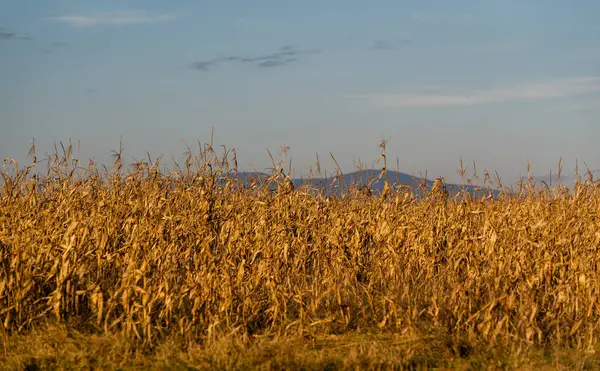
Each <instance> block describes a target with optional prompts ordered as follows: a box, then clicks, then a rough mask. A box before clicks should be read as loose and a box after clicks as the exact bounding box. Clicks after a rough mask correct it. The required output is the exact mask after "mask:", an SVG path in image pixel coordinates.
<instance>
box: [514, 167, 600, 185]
mask: <svg viewBox="0 0 600 371" xmlns="http://www.w3.org/2000/svg"><path fill="white" fill-rule="evenodd" d="M590 172H591V173H592V176H593V177H594V181H596V180H597V179H598V178H600V169H595V170H590ZM579 176H580V178H581V181H582V182H585V181H588V180H589V174H588V172H587V170H583V171H580V172H579ZM524 180H525V181H526V180H527V178H526V177H525V179H524ZM576 181H577V176H576V175H575V174H568V175H565V174H561V176H560V184H561V185H563V186H566V187H568V188H569V189H573V186H575V183H576ZM533 182H534V184H536V185H538V186H540V187H542V186H544V183H546V185H547V186H548V187H551V188H552V187H554V186H557V185H558V184H559V179H558V174H554V173H553V174H552V176H550V174H548V175H544V176H534V177H533Z"/></svg>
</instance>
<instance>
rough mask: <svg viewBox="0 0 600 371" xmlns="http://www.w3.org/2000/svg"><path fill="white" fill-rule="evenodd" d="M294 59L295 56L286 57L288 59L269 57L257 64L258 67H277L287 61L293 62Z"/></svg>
mask: <svg viewBox="0 0 600 371" xmlns="http://www.w3.org/2000/svg"><path fill="white" fill-rule="evenodd" d="M295 60H296V58H288V59H283V60H278V59H269V60H266V61H264V62H261V63H259V64H258V67H261V68H264V67H279V66H283V65H286V64H288V63H291V62H294V61H295Z"/></svg>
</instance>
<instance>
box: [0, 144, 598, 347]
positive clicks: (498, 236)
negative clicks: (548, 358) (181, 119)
mask: <svg viewBox="0 0 600 371" xmlns="http://www.w3.org/2000/svg"><path fill="white" fill-rule="evenodd" d="M229 155H231V153H227V154H226V155H225V156H223V157H219V156H216V154H215V152H214V151H213V150H212V147H206V148H202V147H201V148H200V151H199V154H198V155H192V154H191V150H190V152H189V156H188V158H187V160H186V162H185V165H184V166H182V167H178V168H177V169H176V170H174V171H172V172H170V173H164V172H161V171H160V170H159V166H158V161H156V162H154V163H152V162H139V163H137V164H136V165H135V166H133V167H131V168H130V169H125V168H124V166H123V162H122V159H121V155H120V153H117V154H116V156H115V164H114V167H113V168H112V169H105V171H104V172H102V171H100V170H97V169H95V168H92V167H90V168H88V169H84V170H81V169H79V168H78V167H77V166H76V162H77V161H73V156H72V151H71V149H70V147H69V148H67V149H65V153H64V155H62V156H59V155H58V154H55V155H54V157H50V158H49V159H48V161H49V166H48V168H49V170H48V174H47V176H46V177H45V179H46V180H47V181H45V182H42V181H40V177H39V176H38V177H36V178H33V177H32V174H33V173H35V172H36V166H37V167H39V166H40V165H39V164H35V163H34V164H32V165H29V166H26V167H21V168H19V167H18V165H17V164H16V163H10V162H5V167H4V171H3V176H4V184H3V186H2V189H1V198H0V256H1V262H0V326H1V327H2V333H3V334H5V336H8V335H10V334H16V333H27V332H28V331H30V330H31V329H34V328H35V327H36V326H37V325H38V324H40V323H44V322H48V321H51V322H57V323H63V324H68V325H69V326H73V327H75V328H79V329H81V331H91V332H99V333H109V334H120V335H123V336H125V337H127V338H128V339H131V340H132V341H133V342H136V343H139V344H144V345H149V346H151V345H152V344H156V343H158V342H160V341H161V340H162V339H164V338H166V337H168V336H179V337H181V338H183V339H188V340H190V341H199V342H209V341H211V340H214V339H216V338H217V337H219V336H221V335H222V334H228V333H232V332H236V333H238V334H244V336H247V337H252V336H259V335H262V334H279V335H282V336H283V335H290V336H295V335H298V336H308V335H315V334H344V333H348V332H356V331H361V330H367V329H370V330H372V331H379V332H389V333H400V332H402V333H405V332H407V331H413V332H416V333H420V334H424V335H431V336H436V334H443V336H445V337H447V338H449V339H462V340H461V341H468V342H479V343H485V344H512V345H513V346H515V347H527V346H541V347H544V346H561V347H569V348H575V349H578V350H581V351H584V352H586V351H587V352H593V351H594V350H595V349H597V346H598V339H599V338H600V305H599V301H598V297H599V295H600V281H599V277H600V253H599V250H598V248H599V247H600V188H599V187H598V186H597V185H596V183H594V181H593V179H592V178H591V177H590V178H591V179H589V180H586V181H583V180H580V181H579V182H578V183H577V185H576V186H575V187H574V188H573V189H571V190H568V189H563V188H560V187H557V188H553V189H549V188H546V189H544V188H538V187H534V186H533V185H532V184H527V183H525V184H523V185H522V187H521V188H520V189H519V190H518V192H512V193H509V192H502V193H501V194H500V196H498V197H494V198H491V197H469V196H468V195H463V197H448V196H447V195H443V197H437V196H439V195H438V194H437V193H436V192H434V191H429V192H428V193H427V194H426V195H425V197H416V196H415V194H414V192H413V190H412V189H410V188H408V187H396V186H390V187H388V189H387V191H386V192H385V193H384V194H382V195H371V194H370V193H368V194H367V193H365V192H358V191H357V192H354V193H352V192H350V191H349V192H348V193H347V195H346V196H344V197H328V196H326V195H323V194H322V193H319V192H314V190H311V189H308V188H303V187H296V188H293V187H291V186H289V184H288V181H287V178H286V177H285V174H284V173H283V171H281V169H278V170H276V171H273V176H272V177H271V178H269V179H268V181H267V182H264V183H260V184H259V183H257V184H254V185H253V186H248V185H245V184H241V183H240V182H239V181H237V180H236V179H235V177H230V176H228V174H231V172H232V171H233V170H231V169H233V168H234V167H237V163H236V164H235V165H232V162H233V161H232V160H231V159H230V156H229ZM233 155H235V152H233ZM228 156H229V157H228ZM234 160H235V162H237V159H235V157H234ZM50 165H51V166H50ZM274 165H276V164H274ZM230 168H231V169H230ZM282 174H283V175H282ZM273 185H276V186H277V187H275V188H274V187H273ZM465 339H466V340H465Z"/></svg>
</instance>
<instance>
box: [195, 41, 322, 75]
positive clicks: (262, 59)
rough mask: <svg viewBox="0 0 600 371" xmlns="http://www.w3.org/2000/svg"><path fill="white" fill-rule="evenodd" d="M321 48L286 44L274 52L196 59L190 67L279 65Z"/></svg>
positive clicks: (198, 68)
mask: <svg viewBox="0 0 600 371" xmlns="http://www.w3.org/2000/svg"><path fill="white" fill-rule="evenodd" d="M321 52H322V51H321V50H320V49H296V48H295V47H294V46H293V45H284V46H282V47H281V48H279V50H278V51H276V52H274V53H268V54H261V55H255V56H240V55H231V56H226V57H218V58H213V59H209V60H205V61H196V62H192V63H191V64H190V68H192V69H196V70H199V71H209V70H210V69H211V68H212V67H216V66H217V65H219V64H221V63H223V62H240V63H255V64H256V66H257V67H279V66H283V65H286V64H289V63H291V62H294V61H296V60H297V58H296V57H297V56H299V55H305V54H316V53H321Z"/></svg>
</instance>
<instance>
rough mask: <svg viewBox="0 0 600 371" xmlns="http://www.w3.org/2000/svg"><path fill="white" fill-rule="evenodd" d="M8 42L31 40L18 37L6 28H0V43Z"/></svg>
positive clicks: (21, 36) (23, 36)
mask: <svg viewBox="0 0 600 371" xmlns="http://www.w3.org/2000/svg"><path fill="white" fill-rule="evenodd" d="M3 40H4V41H9V40H31V37H29V36H25V35H20V34H18V33H16V32H14V31H12V30H10V29H8V28H6V27H2V26H0V41H3Z"/></svg>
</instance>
